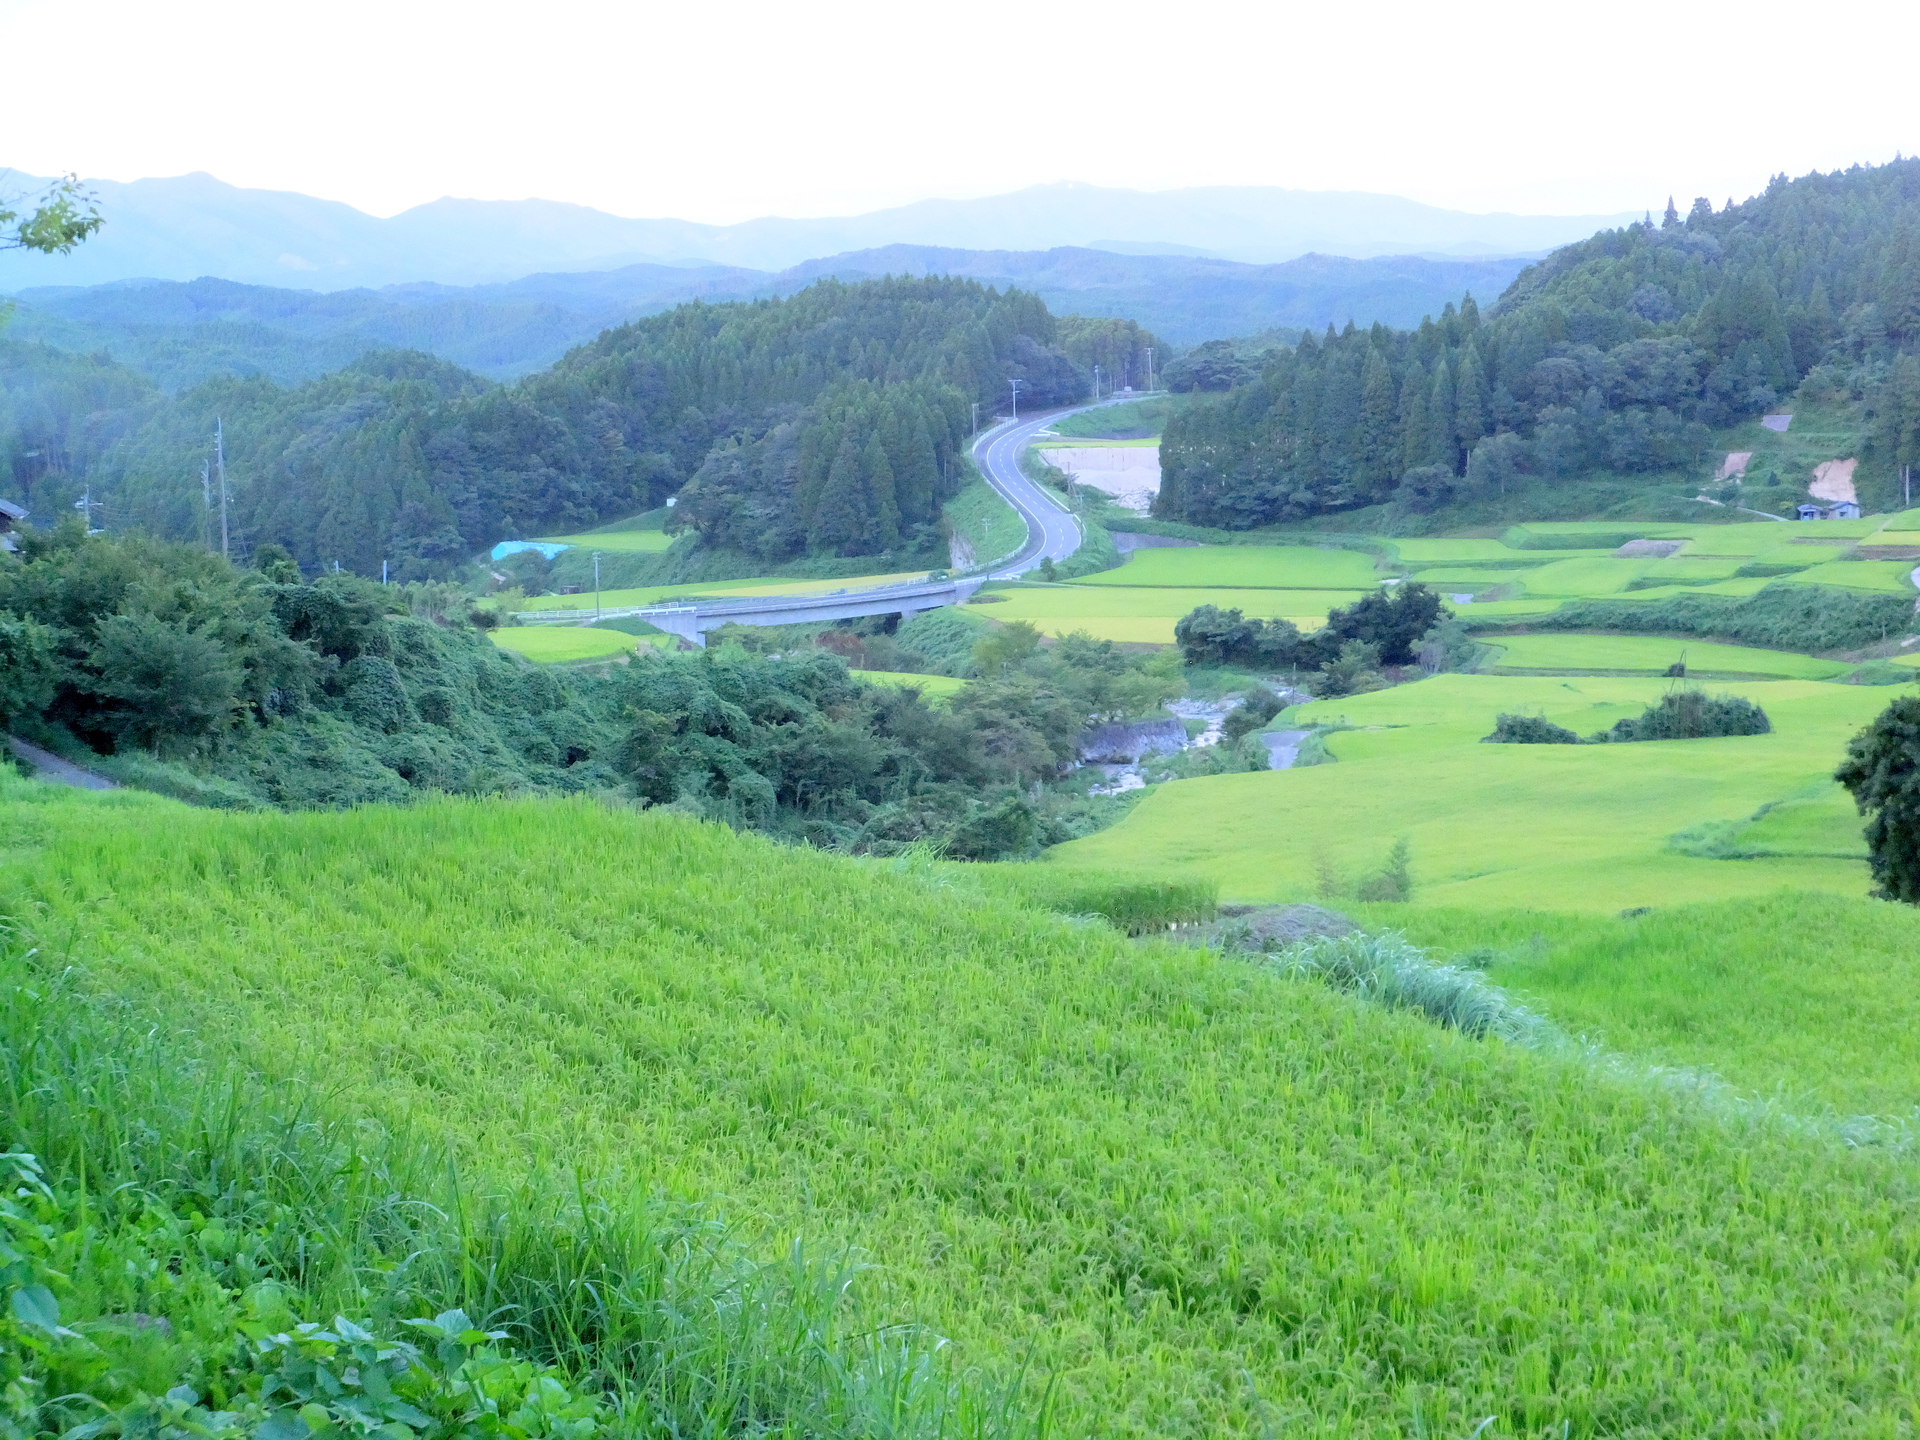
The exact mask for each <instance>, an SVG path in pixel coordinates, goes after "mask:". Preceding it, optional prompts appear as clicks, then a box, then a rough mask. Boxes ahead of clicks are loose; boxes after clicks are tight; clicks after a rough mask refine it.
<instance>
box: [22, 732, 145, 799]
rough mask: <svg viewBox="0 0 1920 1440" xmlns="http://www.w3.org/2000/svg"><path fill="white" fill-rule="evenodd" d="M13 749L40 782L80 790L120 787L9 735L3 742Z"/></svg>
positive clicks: (103, 777)
mask: <svg viewBox="0 0 1920 1440" xmlns="http://www.w3.org/2000/svg"><path fill="white" fill-rule="evenodd" d="M0 743H5V744H7V745H10V746H11V747H12V748H13V753H14V754H16V755H18V756H19V757H20V758H21V759H22V760H24V761H26V762H27V763H28V764H29V765H31V766H33V768H34V772H35V773H36V774H37V775H39V777H40V778H41V779H42V780H51V781H53V783H54V784H56V785H72V786H75V787H76V788H78V789H81V790H118V789H119V788H120V787H119V786H118V785H116V784H114V783H113V781H111V780H109V779H107V778H106V777H105V776H104V775H96V774H94V773H93V772H92V771H91V770H82V769H81V768H80V767H79V766H78V765H74V764H71V763H69V762H68V761H65V760H62V759H61V758H60V757H59V756H58V755H55V754H54V753H53V752H52V751H50V750H42V749H41V748H40V747H39V746H38V745H29V744H28V743H27V742H26V741H24V740H16V739H14V738H13V737H12V736H11V735H9V736H6V737H5V738H4V742H0Z"/></svg>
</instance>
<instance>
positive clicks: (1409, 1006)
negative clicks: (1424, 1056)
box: [1275, 931, 1553, 1044]
mask: <svg viewBox="0 0 1920 1440" xmlns="http://www.w3.org/2000/svg"><path fill="white" fill-rule="evenodd" d="M1275 964H1276V966H1277V968H1278V969H1280V970H1281V971H1283V972H1284V973H1286V974H1289V975H1300V976H1308V977H1311V978H1313V979H1316V980H1320V981H1322V982H1324V983H1325V984H1327V985H1330V986H1332V987H1333V988H1334V989H1336V990H1344V991H1346V992H1347V993H1348V994H1351V995H1359V996H1362V997H1364V998H1366V999H1369V1000H1374V1001H1377V1002H1378V1003H1380V1004H1382V1005H1385V1006H1388V1007H1389V1008H1392V1009H1396V1010H1413V1011H1417V1012H1419V1013H1420V1014H1422V1015H1425V1016H1426V1017H1427V1018H1428V1019H1430V1020H1433V1021H1436V1022H1437V1023H1439V1024H1441V1025H1444V1026H1446V1027H1447V1028H1448V1029H1450V1030H1458V1031H1460V1032H1461V1033H1462V1034H1464V1035H1473V1036H1476V1037H1480V1036H1497V1037H1499V1038H1500V1039H1503V1040H1510V1041H1514V1042H1516V1043H1519V1044H1539V1043H1541V1042H1542V1041H1543V1040H1545V1039H1548V1038H1550V1037H1551V1036H1552V1034H1553V1031H1552V1027H1551V1026H1550V1025H1549V1024H1548V1023H1547V1022H1546V1021H1545V1020H1543V1019H1542V1018H1541V1017H1540V1016H1538V1015H1536V1014H1534V1013H1533V1012H1532V1011H1531V1010H1528V1009H1527V1008H1526V1007H1524V1006H1522V1005H1518V1004H1516V1003H1515V1002H1514V1001H1512V1000H1510V999H1509V998H1507V995H1506V993H1505V992H1504V991H1502V990H1500V989H1498V988H1496V987H1495V986H1493V985H1490V984H1488V983H1487V981H1486V980H1485V979H1484V978H1482V977H1481V976H1480V975H1479V974H1477V973H1476V972H1474V971H1473V970H1470V969H1467V968H1464V967H1462V966H1457V965H1435V964H1433V963H1432V962H1431V961H1429V960H1428V959H1427V957H1426V954H1425V952H1424V951H1421V950H1420V949H1418V948H1416V947H1415V946H1413V945H1410V944H1408V943H1407V941H1406V939H1405V937H1403V936H1400V935H1396V934H1394V933H1392V932H1391V931H1388V932H1385V933H1383V934H1378V935H1366V934H1361V933H1358V932H1356V933H1354V934H1350V935H1317V936H1314V937H1313V938H1312V939H1308V940H1302V941H1299V942H1298V943H1296V944H1294V945H1291V946H1289V947H1288V948H1287V949H1285V950H1284V951H1282V952H1281V953H1280V955H1279V956H1278V957H1277V958H1276V960H1275Z"/></svg>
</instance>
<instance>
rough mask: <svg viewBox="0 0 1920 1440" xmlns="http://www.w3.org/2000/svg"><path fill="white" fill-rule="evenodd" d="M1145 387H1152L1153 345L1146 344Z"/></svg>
mask: <svg viewBox="0 0 1920 1440" xmlns="http://www.w3.org/2000/svg"><path fill="white" fill-rule="evenodd" d="M1147 389H1149V390H1151V389H1153V346H1151V345H1149V346H1147Z"/></svg>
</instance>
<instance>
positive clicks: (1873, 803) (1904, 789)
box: [1833, 695, 1920, 905]
mask: <svg viewBox="0 0 1920 1440" xmlns="http://www.w3.org/2000/svg"><path fill="white" fill-rule="evenodd" d="M1833 778H1834V779H1836V780H1838V781H1839V782H1840V783H1841V784H1842V785H1844V786H1846V787H1847V791H1848V793H1850V794H1851V795H1852V796H1853V803H1854V805H1855V806H1857V807H1858V809H1859V811H1860V813H1861V814H1862V815H1866V816H1869V817H1871V818H1870V819H1869V820H1868V821H1867V828H1866V838H1867V858H1868V863H1869V865H1871V867H1872V869H1873V878H1874V882H1875V885H1876V887H1877V888H1876V890H1875V893H1876V894H1877V895H1879V896H1880V897H1881V898H1882V899H1883V900H1898V901H1901V902H1903V903H1904V904H1908V905H1920V696H1912V695H1906V696H1902V697H1901V698H1900V699H1898V700H1895V701H1894V702H1893V703H1892V704H1891V705H1889V706H1888V707H1887V708H1886V709H1885V710H1883V711H1881V712H1880V715H1879V717H1878V718H1877V719H1875V721H1874V722H1873V724H1871V725H1869V726H1868V727H1867V728H1866V729H1865V730H1862V731H1861V732H1860V733H1859V734H1858V735H1856V736H1855V737H1854V738H1853V739H1852V740H1851V741H1850V742H1849V743H1848V745H1847V758H1846V759H1845V760H1843V761H1842V762H1841V764H1840V768H1839V769H1838V770H1836V771H1835V772H1834V776H1833Z"/></svg>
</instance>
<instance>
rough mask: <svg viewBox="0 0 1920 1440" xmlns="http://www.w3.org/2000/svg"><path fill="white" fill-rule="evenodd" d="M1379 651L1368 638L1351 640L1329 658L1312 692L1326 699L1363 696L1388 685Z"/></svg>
mask: <svg viewBox="0 0 1920 1440" xmlns="http://www.w3.org/2000/svg"><path fill="white" fill-rule="evenodd" d="M1379 664H1380V650H1379V647H1378V646H1375V645H1372V644H1369V643H1368V642H1367V641H1365V640H1349V641H1347V642H1346V643H1345V644H1344V645H1342V646H1341V647H1340V653H1339V654H1338V655H1335V656H1334V657H1333V658H1332V659H1331V660H1329V661H1327V663H1326V665H1325V667H1324V668H1323V669H1322V670H1321V671H1320V675H1319V677H1318V678H1317V679H1316V680H1315V681H1314V684H1313V693H1314V694H1316V695H1318V696H1320V697H1322V698H1323V699H1331V698H1338V697H1339V696H1342V695H1361V694H1364V693H1366V692H1367V691H1369V690H1378V689H1380V688H1381V687H1382V686H1384V685H1385V684H1386V681H1385V680H1384V679H1382V678H1381V675H1380V672H1379V669H1378V668H1377V667H1378V666H1379Z"/></svg>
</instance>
